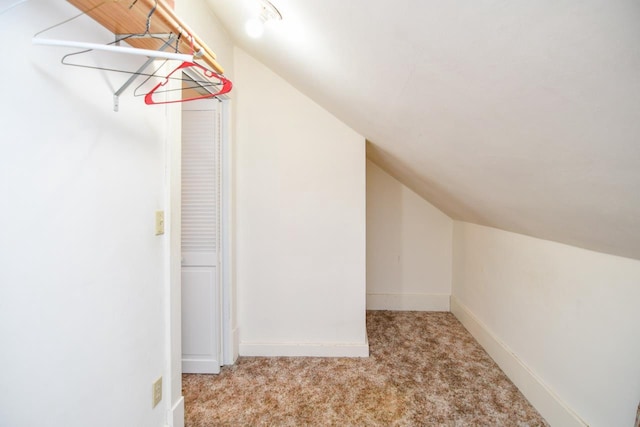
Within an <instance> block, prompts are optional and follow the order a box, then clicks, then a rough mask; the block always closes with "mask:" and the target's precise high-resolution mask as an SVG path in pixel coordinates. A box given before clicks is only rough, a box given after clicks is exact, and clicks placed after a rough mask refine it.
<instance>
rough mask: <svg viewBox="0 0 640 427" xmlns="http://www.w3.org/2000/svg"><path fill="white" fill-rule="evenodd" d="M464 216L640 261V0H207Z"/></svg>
mask: <svg viewBox="0 0 640 427" xmlns="http://www.w3.org/2000/svg"><path fill="white" fill-rule="evenodd" d="M208 1H209V4H210V5H211V7H212V9H213V10H214V12H215V13H216V15H218V17H219V18H220V19H221V20H222V22H223V23H224V25H225V26H226V28H227V31H228V32H229V33H230V34H231V35H232V37H233V38H234V39H235V41H236V43H237V44H238V45H239V46H240V47H242V48H243V49H245V50H246V51H248V52H249V53H251V54H252V55H253V56H255V57H256V58H258V59H259V60H261V61H262V62H264V63H265V64H266V65H267V66H269V67H270V68H271V69H273V70H274V71H275V72H277V73H278V74H280V75H281V76H282V77H283V78H285V79H287V80H288V81H289V82H290V83H291V84H292V85H293V86H295V87H297V88H298V89H299V90H300V91H302V92H303V93H305V94H307V95H308V96H309V97H311V98H312V99H314V100H315V101H316V102H317V103H319V104H320V105H322V106H323V107H325V108H326V109H327V110H329V111H331V112H332V113H333V114H334V115H335V116H336V117H338V118H339V119H341V120H342V121H344V122H345V123H347V124H348V125H350V126H351V127H352V128H353V129H355V130H356V131H358V132H359V133H361V134H362V135H364V136H365V137H366V138H367V139H368V140H369V141H370V144H369V147H368V156H369V157H370V158H371V159H372V160H374V161H375V162H376V163H378V164H379V165H380V166H382V167H383V168H385V169H386V170H387V171H388V172H390V173H391V174H392V175H394V176H395V177H396V178H398V179H400V180H401V181H402V182H404V183H405V184H406V185H408V186H409V187H411V188H412V189H413V190H415V191H416V192H417V193H418V194H420V195H422V196H423V197H424V198H425V199H427V200H428V201H430V202H431V203H433V204H434V205H436V206H437V207H439V208H440V209H442V210H443V211H444V212H445V213H447V214H449V215H450V216H451V217H453V218H455V219H460V220H465V221H469V222H474V223H478V224H484V225H489V226H493V227H497V228H501V229H504V230H509V231H515V232H519V233H523V234H527V235H532V236H536V237H540V238H545V239H550V240H555V241H559V242H563V243H568V244H572V245H576V246H580V247H584V248H589V249H594V250H598V251H602V252H607V253H612V254H617V255H623V256H627V257H632V258H636V259H640V2H639V1H638V0H565V1H563V0H539V1H504V0H502V1H499V0H493V1H491V0H484V1H483V0H480V1H478V0H459V1H445V0H440V1H436V0H411V1H409V0H396V1H393V2H390V1H381V0H367V1H365V0H305V1H299V0H273V3H274V4H275V5H276V6H277V7H278V8H279V10H280V11H281V13H282V15H283V17H284V19H283V21H282V22H280V23H277V24H275V25H272V26H271V27H270V28H268V29H267V32H266V33H265V36H264V37H263V38H262V39H258V40H253V39H249V38H248V37H247V36H246V35H245V34H244V30H243V28H244V21H245V20H246V19H248V18H249V17H250V15H251V11H250V9H251V7H254V8H255V7H256V4H257V0H208Z"/></svg>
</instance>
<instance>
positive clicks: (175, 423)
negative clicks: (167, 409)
mask: <svg viewBox="0 0 640 427" xmlns="http://www.w3.org/2000/svg"><path fill="white" fill-rule="evenodd" d="M169 420H170V421H171V427H184V396H180V398H179V399H178V401H177V402H176V404H175V405H173V408H171V413H170V414H169Z"/></svg>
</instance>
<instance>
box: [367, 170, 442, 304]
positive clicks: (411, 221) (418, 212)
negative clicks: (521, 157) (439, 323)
mask: <svg viewBox="0 0 640 427" xmlns="http://www.w3.org/2000/svg"><path fill="white" fill-rule="evenodd" d="M452 236H453V220H451V218H449V217H448V216H447V215H445V214H444V213H442V212H441V211H440V210H438V209H437V208H435V207H434V206H432V205H431V204H430V203H429V202H427V201H426V200H424V199H423V198H422V197H420V196H418V195H417V194H416V193H414V192H413V191H412V190H410V189H409V188H407V187H406V186H405V185H404V184H402V183H401V182H400V181H398V180H396V179H395V178H393V177H392V176H390V175H389V174H387V173H386V172H385V171H384V170H382V169H381V168H380V167H379V166H377V165H376V164H375V163H373V162H372V161H370V160H367V308H368V309H373V310H438V311H449V296H450V295H451V268H452V264H451V263H452V256H453V254H452Z"/></svg>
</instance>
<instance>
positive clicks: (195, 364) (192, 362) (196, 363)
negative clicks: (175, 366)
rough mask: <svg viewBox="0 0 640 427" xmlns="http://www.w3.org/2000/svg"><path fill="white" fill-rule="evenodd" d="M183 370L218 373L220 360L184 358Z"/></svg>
mask: <svg viewBox="0 0 640 427" xmlns="http://www.w3.org/2000/svg"><path fill="white" fill-rule="evenodd" d="M182 372H188V373H190V374H218V373H220V362H219V361H217V360H196V359H182Z"/></svg>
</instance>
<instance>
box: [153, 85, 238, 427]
mask: <svg viewBox="0 0 640 427" xmlns="http://www.w3.org/2000/svg"><path fill="white" fill-rule="evenodd" d="M176 87H177V86H176ZM212 102H216V101H212ZM230 102H231V101H230V100H229V99H224V100H223V101H222V129H221V132H222V135H221V136H222V138H221V140H222V141H221V152H222V156H221V160H222V161H221V168H222V170H221V176H222V183H221V192H222V193H221V199H222V209H221V211H222V212H221V214H222V216H221V224H220V227H221V230H220V231H221V238H222V242H221V244H222V248H221V262H220V268H221V283H220V286H221V291H222V310H221V313H222V322H221V325H222V346H223V347H222V348H223V363H224V364H225V365H230V364H233V363H234V361H235V360H236V359H237V356H238V334H237V326H236V324H237V323H236V320H235V316H236V315H235V308H234V307H235V295H234V292H233V286H232V283H233V280H234V275H233V258H232V254H233V249H232V248H233V234H232V232H231V230H232V226H233V207H232V203H233V198H232V195H233V192H232V190H233V169H232V164H233V159H232V148H231V141H232V135H231V128H232V127H231V123H232V121H231V105H230ZM166 107H167V108H166V110H165V111H166V113H167V122H166V131H167V140H166V142H165V166H166V168H165V231H166V236H165V238H166V239H167V240H166V245H165V268H164V271H165V287H164V288H165V298H166V303H165V318H166V319H167V320H166V322H167V324H166V332H165V339H166V341H165V342H166V343H167V344H166V347H165V348H166V353H165V354H166V358H165V360H166V363H165V375H164V377H165V381H164V386H163V388H164V391H163V394H165V395H166V396H167V397H168V403H167V405H168V408H167V409H168V412H169V414H168V416H167V420H168V421H169V423H170V426H171V427H183V426H184V398H183V397H182V334H181V328H182V313H181V310H182V309H181V305H182V301H181V288H182V283H181V278H180V275H181V271H182V265H181V264H182V263H181V261H182V255H181V235H180V229H181V216H180V209H181V197H180V193H181V178H182V171H181V160H182V155H181V152H182V148H181V138H182V119H181V117H182V108H181V105H180V104H179V103H178V104H168V105H167V106H166Z"/></svg>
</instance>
